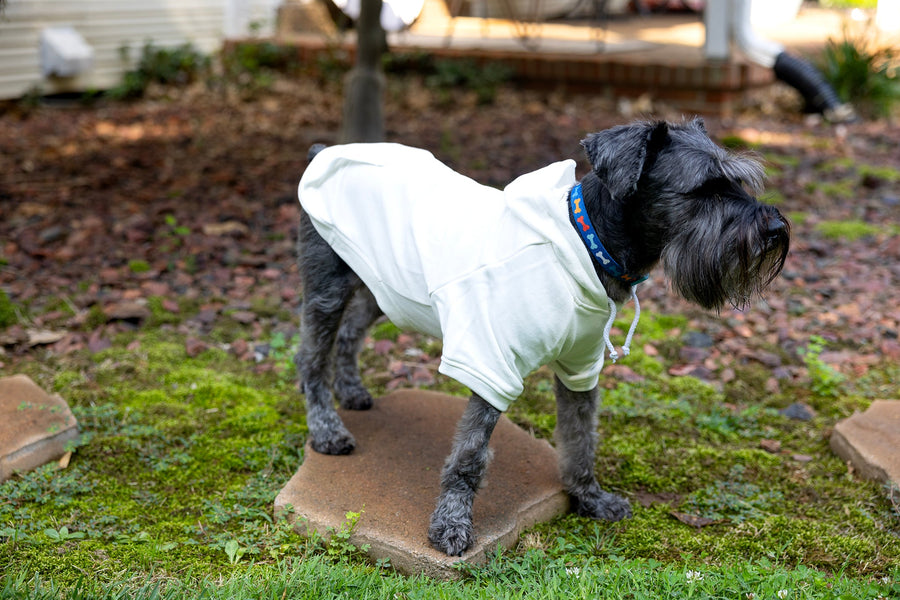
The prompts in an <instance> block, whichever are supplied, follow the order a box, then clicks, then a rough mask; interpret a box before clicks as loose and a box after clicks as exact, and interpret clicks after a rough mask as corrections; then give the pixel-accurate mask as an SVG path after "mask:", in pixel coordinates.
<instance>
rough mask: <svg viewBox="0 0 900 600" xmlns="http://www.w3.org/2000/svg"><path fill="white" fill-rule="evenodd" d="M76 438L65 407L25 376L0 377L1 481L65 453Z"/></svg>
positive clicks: (73, 425)
mask: <svg viewBox="0 0 900 600" xmlns="http://www.w3.org/2000/svg"><path fill="white" fill-rule="evenodd" d="M77 435H78V423H77V422H76V420H75V417H74V416H73V415H72V411H70V410H69V406H68V404H66V402H65V400H63V399H62V398H61V397H59V396H58V395H56V394H54V395H50V394H48V393H46V392H45V391H44V390H42V389H41V388H40V387H38V385H37V384H35V383H34V382H33V381H32V380H31V379H30V378H29V377H28V376H27V375H13V376H11V377H2V378H0V481H3V480H5V479H7V478H9V477H10V476H11V475H12V474H13V473H14V472H15V471H28V470H30V469H34V468H35V467H39V466H41V465H43V464H45V463H47V462H50V461H51V460H55V459H57V458H59V457H60V456H62V455H63V454H65V445H66V443H67V442H69V441H70V440H73V439H74V438H75V437H76V436H77Z"/></svg>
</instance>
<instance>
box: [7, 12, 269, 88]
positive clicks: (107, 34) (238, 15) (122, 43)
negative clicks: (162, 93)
mask: <svg viewBox="0 0 900 600" xmlns="http://www.w3.org/2000/svg"><path fill="white" fill-rule="evenodd" d="M229 3H230V4H229ZM275 10H276V0H6V7H5V9H0V99H9V98H17V97H20V96H23V95H25V94H27V93H29V92H31V91H32V90H39V91H40V92H41V93H44V94H52V93H57V92H64V91H86V90H98V89H106V88H109V87H112V86H114V85H116V84H117V83H119V82H120V81H121V78H122V73H123V72H124V71H125V70H126V69H127V68H129V67H131V66H133V63H134V61H135V60H136V59H137V58H139V57H140V54H141V48H142V47H143V46H144V44H145V43H146V42H152V43H153V44H154V45H155V46H161V47H173V46H178V45H180V44H184V43H185V42H190V43H192V44H193V45H194V47H196V48H197V49H198V50H200V51H202V52H204V53H212V52H215V51H217V50H218V49H219V48H220V47H221V45H222V42H223V40H224V32H225V31H226V28H227V29H228V30H229V31H230V32H232V33H233V34H234V35H236V36H239V35H240V34H241V31H240V29H242V28H244V29H245V28H246V27H247V26H248V25H249V24H250V23H255V24H256V25H258V26H261V27H260V29H259V30H258V33H259V34H261V35H266V34H268V33H270V32H271V31H273V30H274V25H275V23H274V20H275ZM226 14H228V17H229V21H230V23H229V25H228V26H226V23H225V19H226ZM235 21H237V24H235ZM59 26H70V27H73V28H74V29H75V30H76V31H77V32H78V33H80V34H81V36H82V37H83V38H84V39H85V41H86V42H87V43H88V44H89V45H90V46H91V47H92V48H93V50H94V59H93V67H92V68H91V70H90V71H88V72H86V73H83V74H81V75H78V76H76V77H71V78H58V77H44V76H43V75H42V73H41V64H40V35H41V31H42V30H43V29H44V28H46V27H59ZM243 33H244V34H246V33H249V32H248V31H244V32H243ZM123 47H128V48H130V52H129V56H130V58H131V62H130V63H126V62H124V61H123V60H122V55H121V52H120V49H121V48H123Z"/></svg>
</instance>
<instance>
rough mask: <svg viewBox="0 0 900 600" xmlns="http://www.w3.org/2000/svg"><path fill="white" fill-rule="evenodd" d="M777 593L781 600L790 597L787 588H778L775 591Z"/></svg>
mask: <svg viewBox="0 0 900 600" xmlns="http://www.w3.org/2000/svg"><path fill="white" fill-rule="evenodd" d="M775 595H776V596H778V597H779V598H780V599H781V600H784V599H785V598H787V597H788V591H787V590H778V591H777V592H775Z"/></svg>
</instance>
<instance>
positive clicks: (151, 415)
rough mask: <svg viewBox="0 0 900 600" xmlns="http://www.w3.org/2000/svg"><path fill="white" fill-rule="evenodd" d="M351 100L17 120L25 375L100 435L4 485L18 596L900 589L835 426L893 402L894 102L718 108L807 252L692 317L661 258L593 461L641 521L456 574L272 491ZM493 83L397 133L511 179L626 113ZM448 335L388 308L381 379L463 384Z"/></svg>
mask: <svg viewBox="0 0 900 600" xmlns="http://www.w3.org/2000/svg"><path fill="white" fill-rule="evenodd" d="M339 97H340V88H339V85H338V84H337V83H336V82H335V81H334V80H331V79H327V78H326V79H314V78H310V77H307V76H302V75H300V76H297V77H295V78H293V79H285V78H276V79H274V80H273V81H272V82H271V83H270V84H268V85H267V86H266V87H264V88H259V89H254V90H253V92H252V93H248V92H247V90H239V91H238V92H236V91H235V90H234V89H233V88H228V87H221V86H220V87H216V86H214V87H211V88H210V87H207V86H206V85H205V84H201V85H196V86H193V87H190V88H187V89H183V90H169V89H160V90H156V92H155V93H154V94H151V97H150V98H148V99H145V100H142V101H139V102H135V103H105V102H100V103H97V104H95V105H92V106H80V105H77V104H76V105H70V104H67V105H43V106H38V107H32V108H21V107H18V108H17V107H12V108H11V109H9V110H7V111H6V112H5V113H4V114H3V115H2V116H0V132H2V135H0V173H3V175H2V177H0V207H2V214H3V219H2V220H0V344H2V347H3V351H2V353H0V375H9V374H12V373H27V374H29V375H30V376H31V377H32V378H33V379H34V380H35V381H37V382H38V383H39V384H40V385H41V386H43V387H44V388H45V389H47V390H51V391H54V392H58V393H60V394H62V395H63V396H64V397H65V398H66V400H67V401H68V402H69V403H70V405H71V406H72V407H73V410H74V412H75V414H76V416H77V417H78V419H79V422H80V423H81V428H82V434H83V435H82V437H81V439H80V440H79V442H78V443H77V444H75V445H73V448H72V450H73V455H72V459H71V461H70V463H69V465H68V467H66V468H64V469H59V468H57V466H56V465H49V466H47V467H44V468H42V469H39V470H37V471H34V472H32V473H26V474H20V475H17V476H16V477H14V478H12V479H11V480H9V481H7V482H5V483H3V484H0V573H2V575H0V577H2V579H0V597H21V596H31V597H42V598H49V597H59V596H68V597H73V598H75V597H90V596H103V597H112V598H114V597H126V596H127V597H132V596H139V597H162V596H165V597H193V596H196V595H201V594H202V595H206V596H209V597H229V598H231V597H254V598H255V597H272V598H283V597H300V598H303V597H310V598H313V597H314V598H324V597H336V598H338V597H354V598H356V597H373V598H376V597H377V598H384V597H411V598H412V597H449V598H457V597H459V598H469V597H490V598H503V597H521V596H527V595H538V594H540V595H541V596H543V597H555V596H563V595H565V596H567V597H581V598H594V597H599V598H604V597H608V598H628V597H631V598H649V597H669V596H683V597H693V598H713V597H716V598H720V597H728V598H745V599H748V600H749V599H751V598H851V597H852V598H873V599H874V598H890V597H900V583H898V581H900V568H898V565H900V492H898V491H897V490H896V489H893V490H892V489H890V488H886V487H884V486H881V485H878V484H874V483H871V482H867V481H864V480H861V479H860V478H858V477H857V476H856V475H855V474H854V473H853V472H852V470H850V469H848V467H847V466H846V465H844V464H843V463H842V462H841V461H840V459H838V458H836V457H835V456H834V455H833V454H832V453H831V452H830V450H829V448H828V436H829V433H830V430H831V428H832V427H833V426H834V424H835V423H836V422H837V421H838V420H839V419H841V418H843V417H846V416H848V415H850V414H852V413H853V412H854V411H856V410H862V409H864V408H865V407H866V406H867V405H868V404H869V402H870V401H871V400H873V399H875V398H897V397H898V384H897V381H898V376H900V367H898V366H897V365H898V359H900V343H898V339H897V338H898V333H900V308H898V304H897V302H896V290H897V289H898V282H900V260H898V259H900V236H898V226H900V156H898V155H897V153H896V139H898V134H900V129H898V127H897V126H896V125H893V124H890V123H885V122H879V123H857V124H851V125H847V126H840V127H832V126H828V125H826V124H822V123H820V122H817V121H814V120H807V119H804V118H802V117H801V116H797V115H794V114H792V113H789V112H780V111H776V112H774V113H772V112H763V111H754V110H751V111H747V112H745V113H742V114H741V115H740V116H739V117H738V118H735V119H731V120H722V119H708V126H709V128H710V130H711V131H712V133H713V135H714V137H717V138H718V139H719V140H720V141H722V142H723V143H725V144H727V145H729V146H732V147H735V148H738V149H750V150H753V151H755V152H757V153H758V154H760V155H761V156H762V157H763V158H764V160H765V161H766V164H767V169H768V172H769V175H770V184H769V191H768V192H767V195H766V199H767V201H770V202H773V203H776V204H778V205H779V207H780V208H782V209H783V210H784V211H785V212H786V213H788V214H790V215H791V219H792V222H793V227H794V243H793V248H792V251H791V254H790V256H789V259H788V264H787V267H786V269H785V273H784V275H783V276H782V277H781V278H779V279H778V281H777V282H776V283H775V284H774V286H773V288H772V290H771V291H770V293H769V295H768V297H767V299H766V300H765V301H761V302H759V303H758V304H757V305H756V306H754V307H752V308H751V309H750V310H748V311H746V312H737V311H731V310H724V311H722V313H721V314H712V313H707V312H703V311H700V310H697V309H694V308H691V307H690V306H688V305H687V304H685V303H682V302H680V301H678V300H676V299H675V298H674V297H673V296H672V295H671V293H669V292H668V291H667V290H666V286H665V283H664V281H663V280H662V277H661V275H660V274H659V273H654V274H653V278H652V280H651V281H650V282H649V283H648V284H646V285H645V288H644V290H643V291H642V292H641V300H642V309H643V314H642V319H641V324H640V327H639V329H638V336H637V338H636V343H635V348H634V351H633V353H632V355H631V356H629V357H627V358H626V359H624V360H622V361H620V362H619V363H618V364H616V365H611V366H610V367H608V368H607V369H606V371H605V375H606V377H605V379H604V382H603V385H604V387H605V394H604V403H603V407H602V409H601V419H600V433H601V435H602V440H603V441H602V444H601V447H600V451H599V453H598V461H597V466H596V469H597V473H598V475H599V477H600V479H601V480H602V481H603V482H605V484H606V485H607V486H609V487H611V488H613V489H615V490H617V491H618V492H619V493H622V494H625V495H627V496H628V497H630V498H631V500H632V504H633V506H634V508H635V511H634V512H635V516H634V518H633V519H631V520H629V521H627V522H624V523H617V524H604V523H594V522H591V521H587V520H584V519H580V518H576V517H573V516H567V517H564V518H561V519H558V520H556V521H554V522H551V523H548V524H544V525H541V526H539V527H536V528H534V529H533V530H531V531H529V532H527V533H526V534H525V535H524V536H523V538H522V540H521V541H520V543H519V545H518V547H516V548H511V549H507V550H504V551H503V552H500V553H498V554H497V555H496V556H495V557H494V558H493V559H492V561H491V562H490V563H489V564H488V565H486V566H484V567H480V568H475V569H472V570H470V571H467V572H465V573H462V574H461V575H462V578H461V580H460V581H458V582H453V583H442V582H434V581H429V580H426V579H422V578H405V577H400V576H397V575H395V574H393V573H392V572H391V571H390V569H389V568H388V566H387V565H369V564H366V563H365V562H364V561H362V560H361V559H360V558H359V556H358V555H357V554H356V553H355V552H354V551H353V549H352V548H351V547H350V546H348V545H347V544H346V536H341V535H338V536H336V537H335V538H334V540H335V541H333V542H330V543H325V542H323V541H321V540H316V539H312V540H305V539H302V538H299V537H298V536H296V535H295V534H293V533H292V532H291V531H289V530H288V529H286V528H285V527H284V526H283V525H282V524H281V522H280V521H278V520H277V518H276V515H273V514H272V502H273V499H274V496H275V494H276V493H277V491H278V490H279V489H280V488H281V486H282V485H283V484H284V483H285V482H286V481H287V479H288V478H289V477H290V475H291V474H292V473H293V471H294V469H295V468H296V466H297V465H298V464H299V463H300V462H301V461H302V459H303V452H304V450H303V447H304V446H303V445H304V441H305V436H306V428H305V421H304V419H305V417H304V411H303V408H302V396H301V395H300V394H299V393H298V392H297V390H296V386H295V383H294V376H293V372H292V363H291V356H292V352H293V348H294V347H295V345H296V343H297V341H298V340H297V335H296V332H297V318H296V309H297V307H298V304H299V302H300V300H301V297H302V290H301V289H300V286H299V282H298V277H297V271H296V266H295V265H294V262H293V244H294V237H295V226H296V223H297V220H298V210H299V209H298V205H297V202H296V198H295V189H296V184H297V181H298V179H299V177H300V175H301V173H302V171H303V168H304V161H305V155H306V149H307V148H308V146H309V144H310V143H312V142H314V141H325V142H331V141H333V135H334V134H333V132H335V131H336V130H337V126H338V120H339V118H340V103H339V102H338V101H337V99H338V98H339ZM482 102H483V101H482V100H481V99H480V98H479V97H478V95H477V94H476V92H474V91H466V90H449V91H448V90H440V91H439V92H437V91H435V90H433V89H432V88H431V87H429V85H428V84H427V82H425V81H424V80H423V79H421V78H418V77H415V76H403V77H393V78H392V79H391V80H390V83H389V88H388V94H387V106H386V119H387V131H388V136H389V138H390V139H391V140H395V141H401V142H405V143H410V144H414V145H417V146H422V147H426V148H429V149H431V150H432V151H433V152H434V153H435V154H436V155H438V156H439V157H440V158H442V159H443V160H445V161H446V162H448V163H450V164H451V165H452V166H454V167H455V168H457V169H458V170H460V171H462V172H465V173H467V174H469V175H471V176H472V177H474V178H476V179H478V180H481V181H484V182H487V183H490V184H493V185H498V186H500V185H503V184H504V183H506V182H507V181H509V180H510V179H511V178H512V177H514V176H515V175H516V174H518V173H521V172H525V171H527V170H530V169H533V168H537V167H540V166H542V165H544V164H546V163H548V162H551V161H555V160H559V159H561V158H566V157H572V158H576V159H578V160H579V172H580V173H583V172H585V170H586V169H587V165H586V163H585V161H583V160H581V157H580V149H579V146H578V141H579V140H580V139H581V138H582V137H583V135H584V134H585V133H586V132H589V131H594V130H597V129H601V128H603V127H607V126H610V125H613V124H616V123H619V122H622V121H623V120H625V119H624V118H623V117H621V116H619V115H617V114H616V113H615V111H614V110H613V109H612V107H611V106H609V105H608V104H607V103H605V102H604V101H602V100H598V99H596V98H592V97H589V96H575V95H571V94H561V93H548V92H524V91H519V90H515V89H513V88H511V87H500V88H499V89H498V90H497V95H496V99H495V102H494V103H493V104H487V105H485V104H483V103H482ZM662 112H663V113H665V110H664V109H662ZM676 117H677V115H676ZM629 318H630V314H629V311H628V310H625V311H623V315H622V320H621V322H620V328H619V329H622V328H624V327H627V323H628V321H629ZM616 335H620V337H621V331H619V333H618V334H616ZM614 337H615V335H614ZM439 355H440V343H439V342H438V341H436V340H432V339H429V338H426V337H422V336H418V335H414V334H410V333H408V332H403V331H399V330H397V329H396V328H395V327H393V326H392V325H391V324H390V323H382V324H380V325H379V326H377V327H376V328H375V330H374V331H373V333H372V336H371V339H369V340H368V342H367V344H366V348H365V350H364V352H363V365H364V376H365V379H366V383H367V384H368V385H369V386H370V387H371V388H372V389H373V391H375V392H376V393H384V392H386V391H388V390H391V389H395V388H397V387H400V386H411V385H416V386H421V387H427V388H431V389H439V390H444V391H447V392H449V393H456V394H465V390H464V389H462V388H460V386H458V385H457V384H455V383H454V382H452V381H449V380H447V379H445V378H443V377H441V376H439V375H438V374H437V372H436V365H437V361H438V360H439ZM553 415H554V411H553V404H552V393H551V385H550V378H549V374H548V373H547V372H545V371H538V372H537V373H535V374H534V375H533V376H532V377H531V378H530V379H529V380H528V382H527V389H526V393H525V394H524V396H523V398H522V399H521V400H520V401H519V402H517V403H516V404H514V405H513V407H512V409H511V411H510V417H511V418H512V419H513V420H514V421H516V422H517V423H519V424H521V425H523V426H524V427H526V428H529V429H531V430H532V431H534V433H535V435H538V436H542V437H547V438H548V439H549V438H551V436H552V431H553V427H554V425H555V421H554V416H553ZM798 417H800V418H798ZM428 501H429V502H430V499H429V500H428ZM360 508H361V509H362V507H360ZM351 526H352V518H350V519H349V521H348V525H347V527H348V528H349V527H351Z"/></svg>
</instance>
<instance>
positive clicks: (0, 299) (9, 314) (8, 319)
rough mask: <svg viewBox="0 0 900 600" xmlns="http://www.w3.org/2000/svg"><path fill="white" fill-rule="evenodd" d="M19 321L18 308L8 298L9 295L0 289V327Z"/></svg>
mask: <svg viewBox="0 0 900 600" xmlns="http://www.w3.org/2000/svg"><path fill="white" fill-rule="evenodd" d="M18 322H19V308H18V307H17V306H16V304H15V303H14V302H13V301H12V300H10V299H9V295H8V294H7V293H6V292H5V291H4V290H2V289H0V329H3V328H5V327H9V326H10V325H15V324H16V323H18Z"/></svg>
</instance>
